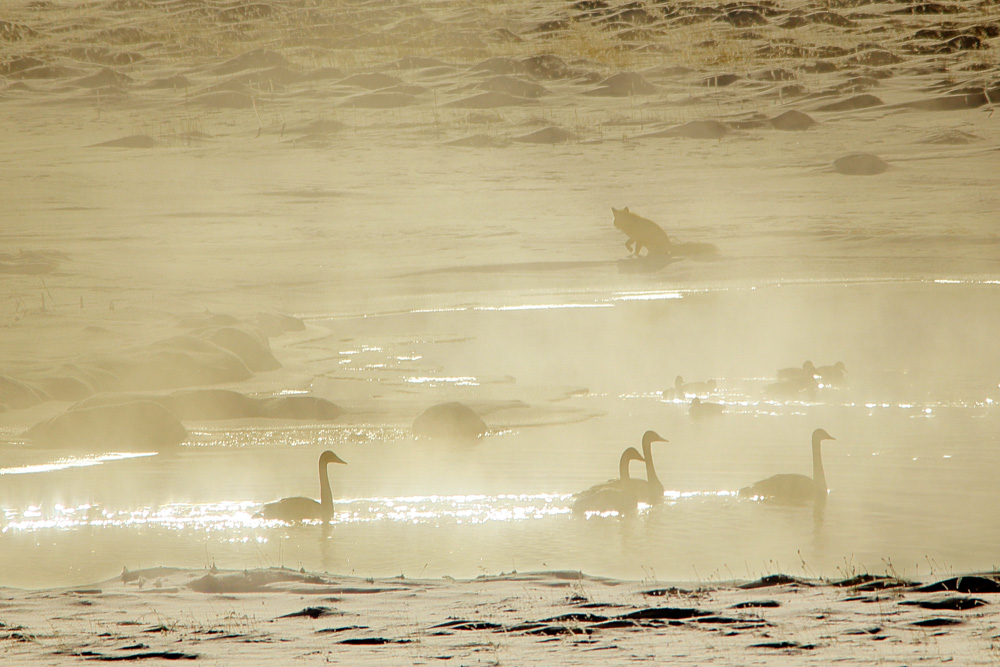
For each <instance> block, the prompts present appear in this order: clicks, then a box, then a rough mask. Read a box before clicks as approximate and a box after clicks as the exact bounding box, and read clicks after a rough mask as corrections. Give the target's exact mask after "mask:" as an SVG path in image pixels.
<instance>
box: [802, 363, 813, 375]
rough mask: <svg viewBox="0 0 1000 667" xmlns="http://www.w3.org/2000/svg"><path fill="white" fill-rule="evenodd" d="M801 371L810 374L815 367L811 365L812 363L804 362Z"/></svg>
mask: <svg viewBox="0 0 1000 667" xmlns="http://www.w3.org/2000/svg"><path fill="white" fill-rule="evenodd" d="M802 370H804V371H805V372H806V373H812V372H813V371H815V370H816V367H815V366H814V365H813V362H811V361H805V362H803V363H802Z"/></svg>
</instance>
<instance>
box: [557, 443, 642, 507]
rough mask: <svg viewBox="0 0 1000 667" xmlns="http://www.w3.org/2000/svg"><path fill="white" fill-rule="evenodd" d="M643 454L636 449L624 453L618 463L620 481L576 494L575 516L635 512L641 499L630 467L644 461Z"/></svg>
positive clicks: (630, 448)
mask: <svg viewBox="0 0 1000 667" xmlns="http://www.w3.org/2000/svg"><path fill="white" fill-rule="evenodd" d="M643 460H644V459H643V458H642V454H640V453H639V450H637V449H636V448H635V447H629V448H628V449H626V450H625V451H624V452H622V456H621V459H619V461H618V479H614V480H611V481H610V482H602V483H601V484H595V485H594V486H592V487H590V488H589V489H587V490H586V491H581V492H580V493H578V494H576V500H575V501H574V503H573V514H583V513H585V512H618V514H620V515H624V514H629V513H632V512H635V509H636V505H637V504H638V502H639V498H638V496H637V494H636V491H637V489H636V487H634V486H632V485H631V484H630V482H633V481H637V480H632V479H631V478H630V477H629V472H628V466H629V463H631V462H632V461H643Z"/></svg>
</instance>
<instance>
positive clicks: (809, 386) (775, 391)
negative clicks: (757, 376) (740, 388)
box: [764, 375, 819, 401]
mask: <svg viewBox="0 0 1000 667" xmlns="http://www.w3.org/2000/svg"><path fill="white" fill-rule="evenodd" d="M817 389H819V384H818V383H817V382H816V378H814V377H813V376H812V375H802V376H800V377H798V378H785V379H782V380H778V381H777V382H772V383H771V384H769V385H766V386H765V387H764V397H765V398H768V399H770V400H774V401H789V400H797V401H802V400H810V401H811V400H813V399H814V398H816V390H817Z"/></svg>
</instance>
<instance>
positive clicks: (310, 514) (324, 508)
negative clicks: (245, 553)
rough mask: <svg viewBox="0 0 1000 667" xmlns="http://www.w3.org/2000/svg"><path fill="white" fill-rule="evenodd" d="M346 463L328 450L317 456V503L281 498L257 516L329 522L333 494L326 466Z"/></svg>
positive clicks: (298, 497)
mask: <svg viewBox="0 0 1000 667" xmlns="http://www.w3.org/2000/svg"><path fill="white" fill-rule="evenodd" d="M331 463H341V464H343V465H347V461H344V460H343V459H342V458H340V457H339V456H337V455H336V454H334V453H333V452H331V451H330V450H329V449H328V450H326V451H325V452H323V453H322V454H320V455H319V502H316V501H315V500H313V499H312V498H303V497H301V496H296V497H294V498H282V499H281V500H276V501H274V502H271V503H267V504H266V505H264V507H263V508H261V511H260V514H259V516H260V517H262V518H264V519H272V520H279V521H286V522H288V523H292V522H295V521H329V520H330V519H331V518H333V493H332V492H331V491H330V475H329V473H328V472H327V469H326V467H327V465H329V464H331Z"/></svg>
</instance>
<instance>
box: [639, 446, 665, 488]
mask: <svg viewBox="0 0 1000 667" xmlns="http://www.w3.org/2000/svg"><path fill="white" fill-rule="evenodd" d="M642 457H643V458H644V459H646V481H647V482H649V483H650V484H655V485H657V486H659V487H662V486H663V484H662V483H661V482H660V478H659V477H657V476H656V469H655V468H654V467H653V445H652V443H651V442H647V441H645V440H644V441H643V443H642Z"/></svg>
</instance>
